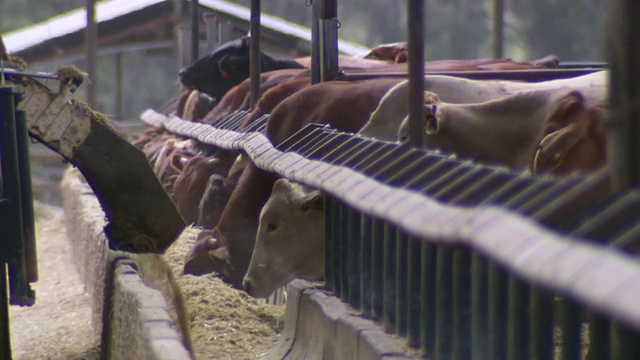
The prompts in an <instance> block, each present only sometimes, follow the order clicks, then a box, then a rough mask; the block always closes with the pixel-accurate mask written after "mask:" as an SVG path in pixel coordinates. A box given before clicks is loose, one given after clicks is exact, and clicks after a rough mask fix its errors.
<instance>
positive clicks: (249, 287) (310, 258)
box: [242, 179, 324, 297]
mask: <svg viewBox="0 0 640 360" xmlns="http://www.w3.org/2000/svg"><path fill="white" fill-rule="evenodd" d="M323 275H324V196H323V195H322V193H321V192H320V191H317V190H311V189H309V188H307V187H305V186H302V185H299V184H295V183H291V182H289V181H288V180H286V179H280V180H278V181H276V182H275V183H274V185H273V191H272V194H271V197H270V198H269V200H268V201H267V203H266V204H265V206H264V207H263V209H262V212H261V214H260V225H259V227H258V234H257V236H256V244H255V248H254V250H253V255H252V257H251V263H250V264H249V270H248V271H247V274H246V276H245V278H244V281H243V283H242V284H243V287H244V289H245V291H246V292H247V293H248V294H249V295H251V296H253V297H267V296H269V295H271V293H272V292H273V291H275V290H276V289H277V288H279V287H281V286H283V285H286V284H287V283H289V282H290V281H291V280H293V279H294V278H296V277H303V278H306V279H308V280H319V279H321V278H322V276H323Z"/></svg>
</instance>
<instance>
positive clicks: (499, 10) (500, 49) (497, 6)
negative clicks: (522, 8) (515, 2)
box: [493, 0, 505, 59]
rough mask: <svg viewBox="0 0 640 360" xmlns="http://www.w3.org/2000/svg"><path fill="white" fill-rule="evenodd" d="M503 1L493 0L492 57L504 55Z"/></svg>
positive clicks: (498, 57) (497, 57)
mask: <svg viewBox="0 0 640 360" xmlns="http://www.w3.org/2000/svg"><path fill="white" fill-rule="evenodd" d="M504 1H505V0H493V57H494V58H496V59H500V58H502V57H504Z"/></svg>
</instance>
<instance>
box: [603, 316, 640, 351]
mask: <svg viewBox="0 0 640 360" xmlns="http://www.w3.org/2000/svg"><path fill="white" fill-rule="evenodd" d="M610 333H611V355H610V356H611V358H612V359H640V335H639V334H638V332H636V331H633V330H631V329H629V328H627V327H625V326H623V325H620V324H612V325H611V330H610Z"/></svg>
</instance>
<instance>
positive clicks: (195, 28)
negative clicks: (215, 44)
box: [191, 0, 200, 61]
mask: <svg viewBox="0 0 640 360" xmlns="http://www.w3.org/2000/svg"><path fill="white" fill-rule="evenodd" d="M199 14H200V1H199V0H191V61H196V60H198V58H199V57H200V16H199Z"/></svg>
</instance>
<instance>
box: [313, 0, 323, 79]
mask: <svg viewBox="0 0 640 360" xmlns="http://www.w3.org/2000/svg"><path fill="white" fill-rule="evenodd" d="M321 4H322V3H321V0H312V3H311V83H312V84H317V83H319V82H320V37H321V36H322V35H321V34H320V5H321Z"/></svg>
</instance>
